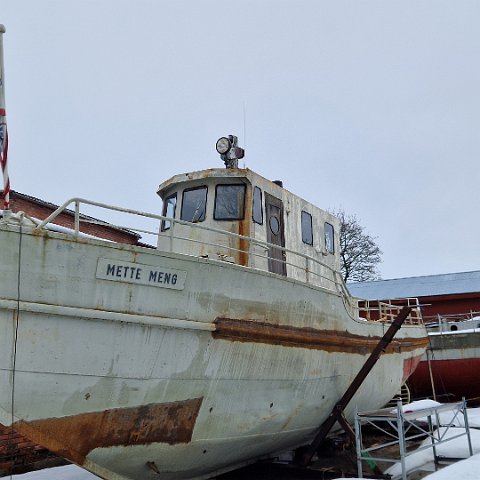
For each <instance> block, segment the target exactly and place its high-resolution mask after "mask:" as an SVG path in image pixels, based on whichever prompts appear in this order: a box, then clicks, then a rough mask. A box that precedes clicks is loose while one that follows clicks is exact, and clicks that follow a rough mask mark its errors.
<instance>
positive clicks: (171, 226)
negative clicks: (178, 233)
mask: <svg viewBox="0 0 480 480" xmlns="http://www.w3.org/2000/svg"><path fill="white" fill-rule="evenodd" d="M174 227H175V220H173V219H172V220H171V221H170V236H169V239H170V250H169V252H173V228H174Z"/></svg>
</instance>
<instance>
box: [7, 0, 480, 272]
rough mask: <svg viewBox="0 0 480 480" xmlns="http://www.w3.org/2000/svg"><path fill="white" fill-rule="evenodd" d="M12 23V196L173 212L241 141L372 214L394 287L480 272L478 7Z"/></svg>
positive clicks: (277, 8)
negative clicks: (176, 189)
mask: <svg viewBox="0 0 480 480" xmlns="http://www.w3.org/2000/svg"><path fill="white" fill-rule="evenodd" d="M0 23H3V24H4V25H5V26H6V28H7V33H6V34H5V35H4V48H5V75H6V102H7V114H8V127H9V134H10V151H9V158H10V163H9V169H10V177H11V184H12V188H13V189H15V190H18V191H20V192H24V193H28V194H31V195H34V196H38V197H40V198H43V199H45V200H48V201H51V202H54V203H62V202H63V201H64V200H66V199H67V198H70V197H73V196H82V197H87V198H90V199H93V200H99V201H104V202H107V203H111V204H115V205H120V206H125V207H131V208H136V209H140V210H146V211H151V212H153V213H159V211H160V200H159V198H158V197H157V195H156V193H155V191H156V188H157V186H158V184H159V183H161V182H162V181H163V180H164V179H166V178H168V177H170V176H172V175H174V174H176V173H182V172H187V171H191V170H199V169H204V168H210V167H214V166H223V163H221V161H220V159H219V157H218V155H217V154H216V152H215V149H214V145H215V141H216V140H217V138H218V137H220V136H222V135H226V134H237V135H238V136H239V138H240V143H241V144H242V145H243V146H246V152H247V153H246V158H245V163H246V165H247V166H248V167H249V168H251V169H253V170H256V171H257V172H259V173H260V174H262V175H264V176H266V177H267V178H271V179H282V180H283V181H284V185H285V187H286V188H288V189H289V190H290V191H292V192H294V193H297V194H299V195H301V196H303V197H304V198H306V199H307V200H309V201H311V202H313V203H315V204H317V205H318V206H320V207H323V208H329V209H332V208H338V207H343V208H344V209H345V211H346V212H347V213H353V214H355V215H357V217H358V218H359V220H360V222H361V224H362V225H364V227H365V228H366V230H367V232H368V233H370V234H371V235H372V236H374V237H377V242H378V244H379V245H380V247H381V249H382V250H383V263H382V265H381V266H380V270H381V274H382V276H383V278H394V277H403V276H413V275H428V274H435V273H447V272H460V271H469V270H478V269H480V242H479V237H480V222H479V221H478V214H477V211H478V205H479V203H480V202H479V200H480V198H479V196H480V193H479V192H480V188H479V184H480V169H479V167H478V160H479V158H480V142H479V135H478V133H479V129H480V128H479V127H480V95H479V86H480V63H479V61H478V59H479V58H480V28H479V27H478V26H479V24H480V2H478V0H471V1H467V0H456V1H452V0H448V1H442V0H424V1H422V0H415V1H413V0H412V1H401V2H400V1H384V0H383V1H382V0H378V1H370V0H365V1H356V0H355V1H353V0H352V1H342V0H335V1H333V0H332V1H329V2H327V1H323V0H311V1H310V0H289V1H285V0H268V1H267V0H263V1H261V0H252V1H250V0H248V1H247V0H242V1H240V0H239V1H237V2H233V1H228V0H218V1H213V0H212V1H205V0H175V1H173V0H171V1H168V2H167V1H162V0H148V1H147V0H135V1H132V0H129V1H126V0H84V1H79V0H69V1H65V0H55V1H54V0H51V1H46V0H0ZM244 111H245V112H246V121H245V125H246V129H244ZM245 131H246V135H245ZM245 137H246V138H245Z"/></svg>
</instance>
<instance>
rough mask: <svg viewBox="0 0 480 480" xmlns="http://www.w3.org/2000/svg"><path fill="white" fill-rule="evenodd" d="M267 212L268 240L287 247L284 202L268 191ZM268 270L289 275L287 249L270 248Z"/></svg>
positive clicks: (266, 195)
mask: <svg viewBox="0 0 480 480" xmlns="http://www.w3.org/2000/svg"><path fill="white" fill-rule="evenodd" d="M265 213H266V217H267V242H268V243H272V244H273V245H277V246H278V247H285V233H284V226H283V203H282V201H281V200H279V199H278V198H276V197H273V196H272V195H269V194H268V193H267V192H265ZM268 270H269V271H270V272H273V273H278V274H280V275H285V276H286V275H287V266H286V265H285V250H282V249H281V248H274V247H270V248H269V249H268Z"/></svg>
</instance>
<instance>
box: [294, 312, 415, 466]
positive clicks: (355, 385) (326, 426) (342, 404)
mask: <svg viewBox="0 0 480 480" xmlns="http://www.w3.org/2000/svg"><path fill="white" fill-rule="evenodd" d="M411 310H412V309H411V307H403V308H402V310H401V311H400V313H399V314H398V315H397V317H396V318H395V320H394V321H393V322H392V324H391V325H390V327H389V328H388V330H387V331H386V332H385V335H384V336H383V337H382V339H381V340H380V341H379V342H378V344H377V346H376V347H375V348H374V349H373V352H372V353H371V354H370V356H369V357H368V359H367V361H366V362H365V364H364V365H363V367H362V368H361V370H360V371H359V372H358V374H357V376H356V377H355V378H354V380H353V381H352V383H351V384H350V386H349V387H348V389H347V391H346V392H345V393H344V395H343V397H342V398H341V399H340V400H339V401H338V402H337V403H336V404H335V406H334V407H333V410H332V411H331V412H330V415H329V416H328V417H327V419H326V420H325V421H324V422H323V423H322V424H321V425H320V427H319V431H318V433H317V435H316V437H315V439H314V440H313V442H312V443H311V444H310V445H309V446H308V447H307V449H306V451H305V452H304V453H303V455H302V456H301V458H300V459H299V462H298V463H299V464H300V465H301V466H303V467H306V466H308V465H309V464H310V462H311V461H312V457H313V455H314V454H315V452H316V451H317V450H318V448H319V447H320V445H321V444H322V442H323V441H324V440H325V438H326V437H327V435H328V433H329V432H330V430H331V429H332V427H333V426H334V425H335V423H336V422H338V423H339V424H340V425H341V427H342V428H343V429H344V430H345V432H346V433H347V435H348V436H349V437H350V439H351V441H352V443H353V445H355V432H354V431H353V429H352V427H351V426H350V425H349V423H348V422H347V420H346V419H345V416H344V413H343V412H344V410H345V408H346V407H347V405H348V404H349V403H350V400H351V399H352V398H353V396H354V395H355V393H356V392H357V390H358V389H359V388H360V386H361V385H362V383H363V381H364V380H365V378H366V377H367V375H368V374H369V373H370V371H371V370H372V368H373V367H374V365H375V364H376V363H377V361H378V359H379V358H380V356H381V355H382V353H383V352H384V351H385V349H386V348H387V346H388V345H389V344H390V342H391V341H392V340H393V337H394V336H395V334H396V333H397V332H398V330H400V327H401V326H402V325H403V322H404V321H405V320H406V318H407V317H408V315H409V314H410V311H411ZM373 470H374V472H375V473H376V474H378V475H382V472H381V470H380V469H379V468H378V467H377V466H375V467H374V468H373Z"/></svg>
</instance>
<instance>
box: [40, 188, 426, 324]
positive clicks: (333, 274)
mask: <svg viewBox="0 0 480 480" xmlns="http://www.w3.org/2000/svg"><path fill="white" fill-rule="evenodd" d="M72 204H73V205H74V209H73V211H71V210H70V211H71V213H73V214H74V235H75V236H79V234H80V224H81V223H91V224H95V225H102V226H106V227H110V228H111V227H114V228H120V229H126V230H130V231H134V232H141V233H146V234H150V235H154V236H156V237H157V238H160V237H165V238H169V248H170V252H173V241H174V240H182V241H187V242H191V243H199V244H204V245H208V246H210V247H219V248H225V249H227V250H228V251H230V252H241V253H247V254H248V255H251V256H253V257H259V258H262V259H265V258H269V259H270V260H271V261H275V262H281V263H283V264H285V265H286V266H290V267H291V268H293V269H299V270H300V271H303V272H305V280H306V282H307V283H308V284H311V285H317V286H319V285H320V283H319V280H317V281H315V280H316V279H323V281H327V282H329V284H331V285H332V287H331V288H328V289H329V290H331V291H333V292H335V293H336V294H337V295H339V296H340V297H341V298H342V299H343V302H344V304H345V307H346V308H347V310H348V311H349V312H350V314H351V315H352V316H353V317H354V318H356V317H358V315H359V306H358V303H357V301H356V300H357V299H355V298H353V297H352V296H351V295H350V293H349V291H348V289H347V287H346V285H345V282H344V280H343V277H342V275H341V273H340V272H339V271H337V270H335V269H334V268H332V267H331V266H330V265H327V264H326V263H324V262H322V261H320V260H319V259H317V258H315V257H312V256H310V255H308V254H305V253H301V252H297V251H295V250H292V249H289V248H287V247H284V246H279V245H275V244H272V243H269V242H265V241H263V240H258V239H256V238H252V237H249V236H246V235H240V234H237V233H232V232H228V231H226V230H220V229H217V228H213V227H207V226H204V225H199V224H198V223H192V222H187V221H184V220H178V219H174V218H170V217H166V216H163V215H157V214H154V213H148V212H144V211H139V210H133V209H129V208H124V207H116V206H114V205H109V204H106V203H101V202H95V201H92V200H87V199H84V198H80V197H74V198H71V199H69V200H67V201H66V202H64V203H63V204H62V205H60V206H59V207H58V208H57V209H56V210H55V211H54V212H52V213H51V214H50V215H49V216H48V217H47V218H45V219H44V220H43V221H40V222H39V223H38V225H37V226H36V227H35V229H42V228H45V227H46V226H47V225H48V224H49V223H51V222H52V221H53V220H54V219H55V218H56V217H58V216H59V215H60V214H61V213H62V212H64V211H65V210H67V209H68V207H69V206H70V205H72ZM80 204H84V205H89V206H93V207H98V208H103V209H107V210H112V211H116V212H121V213H127V214H132V215H137V216H142V217H145V218H150V219H153V220H157V221H160V222H162V221H163V222H164V221H168V222H169V225H170V228H169V229H168V230H167V231H165V232H161V231H158V230H157V231H154V232H152V231H148V230H143V229H139V228H132V227H128V228H126V227H122V226H119V225H113V224H110V223H107V222H104V221H102V220H98V219H95V218H92V217H88V216H85V215H82V214H80ZM176 225H183V226H187V227H189V228H195V229H198V230H203V231H207V232H213V233H216V234H218V235H223V236H224V237H227V238H234V239H238V240H244V241H246V242H248V247H246V249H241V248H234V247H231V246H227V245H220V244H217V243H214V242H212V241H205V240H201V239H198V238H197V239H193V238H189V237H183V236H179V235H175V236H174V228H175V226H176ZM159 230H161V229H159ZM252 246H259V247H261V248H262V249H264V253H263V254H260V253H257V252H255V251H254V249H253V248H252ZM270 249H277V250H281V251H282V252H286V253H288V254H290V255H289V257H291V258H292V261H287V260H286V258H284V259H282V260H281V259H274V258H271V257H268V253H267V252H268V251H269V250H270ZM287 258H288V257H287ZM293 258H298V259H299V263H293ZM312 265H318V266H319V267H320V272H321V271H322V269H326V270H327V272H329V275H328V276H327V275H325V274H322V273H318V272H317V271H315V270H314V269H313V268H311V267H312ZM321 286H323V287H324V288H327V287H325V284H323V285H321ZM417 303H418V301H417ZM385 305H387V304H385ZM390 307H394V306H390ZM394 308H395V307H394ZM384 310H385V312H386V311H387V310H388V309H387V307H385V309H384ZM367 316H368V315H367ZM393 318H394V315H393V313H385V314H383V315H380V318H378V319H374V320H377V321H378V320H380V321H387V322H389V323H390V322H391V321H393ZM408 323H411V322H408ZM415 323H416V322H415Z"/></svg>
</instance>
